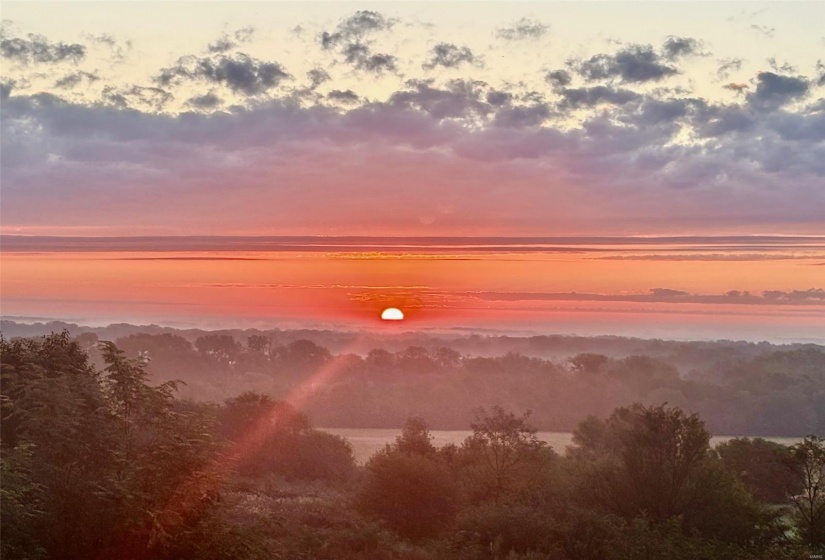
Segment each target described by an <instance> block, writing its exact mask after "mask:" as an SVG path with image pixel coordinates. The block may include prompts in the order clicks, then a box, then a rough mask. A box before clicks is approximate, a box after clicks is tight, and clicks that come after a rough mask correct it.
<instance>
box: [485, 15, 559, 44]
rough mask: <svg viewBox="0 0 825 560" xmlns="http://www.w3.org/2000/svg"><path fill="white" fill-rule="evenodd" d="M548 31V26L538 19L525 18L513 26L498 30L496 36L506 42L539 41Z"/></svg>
mask: <svg viewBox="0 0 825 560" xmlns="http://www.w3.org/2000/svg"><path fill="white" fill-rule="evenodd" d="M548 29H549V28H548V26H547V25H544V24H543V23H541V22H540V21H539V20H537V19H533V18H528V17H523V18H521V19H520V20H518V21H516V22H514V23H513V24H511V25H508V26H505V27H499V28H498V29H496V32H495V36H496V37H498V38H499V39H504V40H506V41H522V40H525V39H539V38H541V37H543V36H544V35H545V34H546V33H547V30H548Z"/></svg>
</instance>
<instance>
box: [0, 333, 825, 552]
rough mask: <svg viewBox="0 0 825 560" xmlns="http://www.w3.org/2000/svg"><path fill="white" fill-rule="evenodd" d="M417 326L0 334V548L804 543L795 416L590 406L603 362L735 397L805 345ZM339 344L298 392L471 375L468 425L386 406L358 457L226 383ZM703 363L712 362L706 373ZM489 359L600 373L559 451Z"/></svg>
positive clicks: (809, 498)
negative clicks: (404, 335)
mask: <svg viewBox="0 0 825 560" xmlns="http://www.w3.org/2000/svg"><path fill="white" fill-rule="evenodd" d="M150 342H151V343H152V344H149V343H150ZM164 344H165V345H166V347H167V350H166V353H165V354H164V353H162V352H161V351H160V349H161V348H164ZM415 348H416V347H412V349H410V348H404V349H402V350H400V351H395V352H391V351H388V350H380V351H379V350H376V351H372V352H369V353H368V354H367V355H366V356H365V357H363V356H355V357H352V358H350V357H348V356H343V357H342V356H340V355H339V356H337V357H336V356H332V354H331V353H330V352H329V351H328V350H326V349H325V348H323V347H322V346H319V345H318V344H316V343H314V342H311V341H308V340H303V339H296V340H294V341H292V342H289V343H286V344H273V342H272V341H271V339H269V338H267V337H262V338H252V337H250V338H248V339H247V340H245V341H243V342H240V341H237V340H235V339H233V338H232V337H226V338H224V337H222V336H221V335H207V336H204V337H202V338H199V339H198V340H196V341H195V342H194V343H192V342H189V341H188V340H187V339H185V338H183V337H180V336H176V335H174V334H170V333H165V334H160V335H136V336H126V337H125V338H123V339H120V340H118V341H117V343H115V342H100V341H99V340H97V337H94V338H93V337H92V336H83V335H81V336H77V337H75V336H72V335H71V334H70V333H68V332H66V331H64V332H63V333H60V334H51V335H48V336H45V337H37V338H6V337H4V338H2V339H0V356H2V368H1V369H0V374H1V376H0V393H2V411H1V412H2V424H0V430H2V431H1V432H0V435H1V436H2V440H0V442H1V444H2V455H1V456H2V486H0V490H1V491H2V496H0V498H2V499H1V500H0V507H2V510H1V511H0V519H2V538H1V539H0V543H1V546H2V551H1V552H2V557H3V558H4V559H6V558H8V559H16V558H21V559H22V558H26V559H40V558H53V559H67V560H68V559H89V558H92V559H94V558H101V559H102V558H107V559H108V558H120V559H124V560H129V559H173V558H174V559H190V558H191V559H230V558H231V559H238V558H249V559H257V558H260V559H272V558H282V559H322V560H323V559H330V560H331V559H342V560H354V559H359V560H367V559H370V560H372V559H375V560H382V559H386V560H391V559H399V560H401V559H404V560H429V559H432V560H435V559H447V560H450V559H456V560H482V559H510V560H518V559H522V560H527V559H531V560H539V559H548V560H549V559H554V560H559V559H561V560H566V559H569V560H578V559H581V560H590V559H592V560H613V559H616V560H619V559H621V560H630V559H640V560H641V559H653V558H655V559H663V560H668V559H674V560H676V559H678V560H681V559H685V560H687V559H695V560H699V559H716V558H719V559H723V558H724V559H729V558H735V559H742V560H748V559H752V560H757V559H759V560H768V559H770V560H777V559H779V560H782V559H788V560H790V559H800V560H801V559H803V558H804V559H808V558H811V557H814V556H815V555H818V554H822V553H825V440H823V439H820V438H818V437H816V436H815V435H810V436H808V437H806V438H805V439H804V440H802V441H801V442H800V443H799V444H796V445H794V446H791V447H785V446H781V445H777V444H774V443H770V442H768V441H765V440H762V439H758V438H755V439H748V438H739V439H735V440H733V441H731V442H729V443H726V444H724V445H721V446H719V447H717V448H716V449H711V448H710V446H709V439H710V434H709V431H708V426H707V425H706V424H705V422H704V421H703V418H704V414H695V413H691V412H688V411H686V410H692V409H693V408H694V407H693V406H690V407H687V408H685V409H683V408H682V407H680V406H676V404H677V403H675V400H673V399H670V398H668V399H662V398H661V395H659V396H657V397H656V398H658V399H659V403H658V404H644V403H626V404H624V405H622V406H618V407H615V408H612V409H610V410H604V407H610V406H612V404H611V403H612V402H614V401H612V400H611V399H614V398H615V397H614V396H611V394H610V393H611V391H615V390H618V388H620V387H623V386H628V387H631V388H632V391H641V390H643V389H644V390H649V391H650V390H652V389H651V387H667V388H669V389H670V390H671V391H672V392H673V394H677V393H680V392H681V393H682V394H683V395H684V394H691V395H692V394H693V393H688V391H690V390H695V391H696V393H697V394H707V395H711V394H712V393H713V391H714V390H715V392H717V393H720V394H721V395H722V397H724V396H730V395H734V396H736V395H738V394H739V393H742V392H748V393H749V395H750V397H749V398H751V399H756V400H758V399H760V398H761V399H765V398H766V397H765V395H767V394H768V388H770V387H773V388H774V390H776V391H777V392H780V393H781V392H782V391H787V390H788V389H787V388H788V387H790V388H794V387H795V388H796V389H797V390H799V391H800V394H802V393H804V392H805V391H808V392H812V393H815V394H814V395H813V397H812V396H811V395H805V396H806V398H809V399H810V398H819V399H822V395H823V392H822V379H821V378H822V372H823V369H822V363H823V362H822V352H821V351H820V349H817V348H811V347H800V348H794V349H790V350H782V351H777V350H774V349H770V350H769V351H767V352H762V353H756V354H755V355H752V356H740V357H737V358H735V359H730V360H729V361H721V362H720V363H723V362H724V363H725V364H726V365H725V366H724V367H721V366H720V367H719V368H718V369H716V370H713V371H706V372H701V371H697V372H693V373H691V374H690V375H685V374H683V373H681V372H680V371H679V370H677V369H676V368H675V366H673V365H672V364H670V363H668V362H667V361H666V360H663V359H661V358H658V357H657V358H653V357H649V356H648V357H645V356H636V357H633V356H629V357H624V358H620V357H616V356H614V357H608V356H605V355H599V354H595V353H585V354H577V355H575V356H573V357H572V358H570V359H568V360H566V361H564V362H553V361H549V360H543V359H537V358H528V357H525V356H521V355H518V354H508V355H505V356H503V357H500V358H482V357H470V356H467V355H465V354H462V353H459V352H458V351H455V350H452V349H449V348H447V347H444V348H443V349H442V350H439V349H426V348H423V347H419V348H420V349H415ZM135 352H137V356H136V357H130V354H131V353H135ZM147 353H148V354H147ZM724 353H725V352H721V354H724ZM90 354H91V356H90ZM336 360H338V361H342V362H343V363H344V364H348V365H350V366H351V367H350V368H349V369H340V373H339V374H338V375H337V376H336V377H335V379H338V380H339V381H338V382H337V383H339V384H340V387H338V386H337V385H333V386H332V387H331V388H330V389H328V390H326V391H327V392H325V391H324V390H321V389H319V390H318V391H316V393H315V394H313V395H312V398H311V399H309V401H308V402H314V401H315V400H316V399H315V397H316V396H317V397H318V401H319V402H322V403H323V402H330V399H333V398H336V399H346V398H355V397H356V394H357V390H356V388H357V387H360V388H362V389H365V388H369V387H377V388H378V389H376V391H382V392H376V393H373V398H383V397H380V395H394V394H396V393H395V392H400V391H408V392H409V393H410V398H412V399H421V400H422V401H423V400H424V399H426V398H435V397H434V395H433V394H432V393H429V394H428V393H427V392H426V391H424V390H423V389H422V388H424V387H428V386H432V387H435V386H436V385H437V386H439V387H440V386H441V385H444V387H445V388H444V391H445V393H446V394H447V395H448V396H449V395H453V396H461V395H462V394H461V393H459V392H457V387H460V386H461V384H463V383H464V384H466V383H467V380H468V379H474V380H476V388H477V389H476V391H475V395H476V396H477V404H481V405H484V406H482V407H476V408H475V409H474V410H473V411H472V415H471V420H470V422H469V427H470V428H471V429H472V435H471V436H470V437H468V438H467V439H466V440H465V441H464V442H463V443H462V444H461V445H458V446H456V445H450V446H446V447H442V448H435V447H434V446H433V445H432V443H431V441H430V436H429V431H428V430H429V427H428V426H429V424H428V423H429V422H431V419H430V418H427V417H426V416H425V417H411V418H407V419H405V420H404V421H403V424H404V426H405V428H404V430H403V432H402V434H401V436H399V437H398V438H397V440H396V441H395V442H394V443H393V444H391V445H388V446H387V447H386V448H385V449H384V450H382V451H381V452H379V453H377V454H375V455H374V456H373V457H372V458H371V459H370V461H369V462H368V463H367V464H366V465H365V466H363V467H359V466H356V465H355V463H354V460H353V457H352V453H351V450H350V448H349V446H348V444H347V442H346V441H345V440H343V439H341V438H338V437H336V436H333V435H330V434H327V433H323V432H319V431H316V430H313V429H312V427H311V424H310V420H309V418H310V417H311V416H308V415H307V414H306V412H305V411H299V410H296V409H295V408H294V407H292V406H290V405H289V404H287V403H286V402H283V401H281V400H279V398H278V396H277V393H275V394H271V393H270V394H266V393H264V392H260V391H259V392H252V391H246V390H243V388H244V387H251V386H255V384H256V383H259V382H260V379H267V377H266V376H268V377H269V378H271V379H270V383H271V385H270V387H273V388H277V387H278V386H279V384H280V385H283V387H289V386H290V385H291V384H294V383H296V382H297V381H298V380H300V379H305V378H306V377H307V376H309V375H311V372H312V371H313V370H317V369H318V367H319V365H326V366H330V365H331V364H332V365H334V364H335V361H336ZM158 364H165V365H166V366H167V367H169V368H170V370H171V372H174V374H177V375H179V376H180V377H183V378H184V379H185V382H186V383H187V384H189V383H194V384H198V383H201V384H203V387H205V388H210V387H212V388H214V389H215V390H216V391H217V389H220V388H222V387H225V384H229V385H235V386H236V387H238V388H239V389H241V391H240V393H238V394H233V395H232V396H230V397H229V398H226V399H222V400H220V401H215V402H208V401H204V400H200V401H196V400H192V399H188V398H181V396H180V395H181V391H180V390H179V389H181V388H182V387H184V385H181V384H179V383H177V382H175V381H172V380H169V379H167V380H159V379H157V378H159V377H162V376H161V375H160V373H159V371H157V370H156V369H155V368H158V367H159V366H158ZM199 368H200V370H199ZM250 372H255V373H254V375H253V374H252V373H250ZM711 373H713V374H716V375H720V374H722V375H723V377H722V378H715V379H706V377H708V376H710V374H711ZM167 375H168V374H167ZM505 375H509V376H511V378H512V379H511V382H510V383H511V384H512V386H514V387H517V388H518V387H527V386H529V385H530V384H531V383H537V382H538V381H539V380H541V379H542V378H543V377H546V378H547V379H548V381H545V382H542V384H540V385H534V392H535V393H540V394H541V395H543V396H545V397H546V396H547V394H546V393H544V392H545V391H548V390H550V388H551V387H552V384H553V383H561V382H564V383H566V384H567V385H565V387H566V388H565V389H564V390H565V391H567V393H565V395H567V398H572V396H573V395H574V391H575V390H576V388H578V390H582V391H585V390H587V389H586V387H591V389H590V390H591V391H592V387H593V386H599V385H604V386H606V388H605V389H602V393H601V394H602V395H604V396H603V397H602V399H601V400H599V401H598V405H597V410H596V412H599V414H597V415H596V416H590V417H585V415H586V412H587V411H588V410H593V407H588V408H587V409H582V410H580V411H579V412H580V417H579V419H578V422H577V423H576V424H575V426H574V445H573V446H572V447H571V448H569V449H568V450H566V452H563V450H554V449H551V448H549V447H548V446H547V445H546V444H545V443H544V442H542V441H540V440H539V439H538V438H537V437H536V428H535V426H536V424H535V423H536V422H538V421H539V419H540V421H541V422H547V421H549V420H552V419H554V418H556V417H557V416H556V412H555V411H554V406H556V404H555V403H553V402H547V401H546V400H545V401H544V404H541V403H537V405H536V406H535V407H534V408H533V413H532V415H531V414H530V413H529V412H526V409H527V408H529V407H519V408H514V407H513V406H512V402H513V401H511V399H513V398H514V395H519V396H520V397H524V398H526V393H527V392H526V389H525V392H524V393H514V392H509V391H507V392H503V391H502V393H501V395H500V397H501V398H500V399H499V402H498V403H495V404H490V403H491V402H492V398H493V391H494V388H495V387H498V388H499V390H500V391H501V390H502V388H503V387H505V383H504V381H503V376H505ZM222 376H224V377H225V382H221V381H220V380H221V379H222ZM748 376H750V377H751V380H750V382H749V384H748V383H746V382H745V381H744V380H743V378H747V377H748ZM407 380H411V381H407ZM436 380H437V381H438V383H437V384H435V385H433V383H434V382H435V381H436ZM407 383H408V384H407ZM806 383H807V385H806ZM817 383H819V385H817ZM428 384H429V385H428ZM746 386H749V387H751V389H750V390H746V389H744V387H746ZM691 387H694V388H696V389H690V388H691ZM711 388H715V389H713V390H712V389H711ZM389 389H392V390H389ZM416 390H418V391H419V392H418V393H415V391H416ZM553 390H554V391H558V389H553ZM338 391H340V392H338ZM454 391H455V393H453V392H454ZM702 391H706V393H702ZM816 391H818V393H816ZM336 392H337V393H336ZM634 394H635V393H633V392H625V393H622V398H630V397H632V396H633V395H634ZM336 395H337V396H336ZM817 395H818V396H817ZM722 397H719V398H722ZM439 398H440V397H439ZM469 398H470V393H468V394H463V396H462V400H461V401H459V405H458V406H463V405H464V404H466V403H468V399H469ZM708 398H710V397H708ZM742 398H743V399H744V397H742ZM663 400H668V401H669V402H670V404H667V405H663V404H661V402H662V401H663ZM364 402H365V401H363V400H358V401H357V402H356V403H352V404H351V406H358V405H363V403H364ZM439 402H443V401H439ZM581 402H583V401H581V400H579V401H577V403H581ZM696 402H703V401H702V400H701V399H700V400H697V401H696ZM804 402H811V401H804ZM819 402H820V403H821V402H822V401H821V400H820V401H819ZM528 404H529V403H528ZM312 406H313V407H314V406H319V405H317V404H313V405H312ZM458 406H456V405H453V406H452V407H451V408H457V407H458ZM763 406H766V405H765V401H764V400H763ZM796 406H799V403H795V404H794V405H793V406H792V407H791V408H793V407H796ZM309 408H311V407H309ZM781 408H782V407H778V409H777V410H780V409H781ZM319 410H321V408H319ZM810 410H811V411H813V412H816V411H820V412H821V410H822V407H821V406H819V407H818V408H817V407H816V405H813V406H812V407H811V409H810ZM780 412H781V410H780ZM737 413H738V411H734V410H731V411H729V414H731V415H732V416H735V415H736V414H737ZM782 413H783V414H786V415H788V416H787V417H790V418H793V416H792V415H791V413H790V412H789V411H785V412H782ZM327 418H331V416H328V417H327ZM392 418H395V416H392ZM448 418H449V421H450V422H452V421H457V420H458V417H455V418H450V417H448ZM439 421H440V422H444V421H445V418H444V417H441V418H440V420H439ZM564 421H567V419H566V417H565V419H564ZM571 421H572V420H571ZM816 421H818V422H820V423H819V424H816V425H815V427H816V426H819V427H820V428H821V426H822V424H821V422H822V418H821V417H817V419H816ZM466 426H467V425H465V426H462V427H466ZM812 433H820V434H821V433H822V432H821V431H820V432H816V431H815V430H812Z"/></svg>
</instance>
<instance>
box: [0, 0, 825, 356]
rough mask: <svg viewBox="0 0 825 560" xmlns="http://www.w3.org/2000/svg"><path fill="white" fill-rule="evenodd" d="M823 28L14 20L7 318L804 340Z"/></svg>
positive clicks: (3, 40) (793, 15)
mask: <svg viewBox="0 0 825 560" xmlns="http://www.w3.org/2000/svg"><path fill="white" fill-rule="evenodd" d="M822 21H825V2H813V1H812V2H775V3H762V2H757V3H751V2H730V3H726V2H675V1H660V2H618V1H610V2H583V1H567V2H538V1H534V2H523V3H519V2H507V3H505V2H389V1H388V2H373V3H365V2H343V1H336V2H208V3H207V2H196V1H193V2H183V1H181V2H68V1H64V2H52V3H46V2H3V5H2V34H1V35H0V56H1V57H2V88H1V89H0V91H1V94H2V100H0V112H2V120H0V149H1V150H2V152H0V157H1V158H2V161H1V163H2V166H1V171H0V189H1V190H0V196H1V197H2V198H0V217H1V218H2V220H0V232H1V233H2V236H3V237H2V246H0V249H2V263H0V264H2V272H1V274H2V277H1V278H0V279H2V294H0V296H1V297H2V300H1V301H0V303H2V315H3V317H4V318H14V317H29V318H31V317H38V318H57V319H69V320H78V321H84V322H87V323H101V322H108V321H131V322H137V323H151V322H155V323H163V324H175V325H201V326H213V327H214V326H222V325H226V326H243V325H250V326H273V327H291V326H334V327H340V328H364V327H375V328H380V327H381V324H380V322H379V321H378V320H377V317H378V316H379V314H380V311H381V309H383V308H384V307H386V306H389V305H393V306H397V307H400V308H402V309H404V311H405V313H406V314H407V320H406V321H404V322H403V326H397V325H393V326H392V327H389V326H388V327H387V328H432V329H463V328H468V329H493V330H496V329H498V330H504V331H524V332H548V333H549V332H562V333H566V332H578V333H583V334H638V335H643V336H663V337H681V338H717V337H724V338H748V339H754V340H756V339H762V338H768V339H772V340H773V339H776V340H779V339H788V340H790V339H794V340H797V339H811V340H823V339H825V291H823V288H825V31H823V29H822V24H821V22H822Z"/></svg>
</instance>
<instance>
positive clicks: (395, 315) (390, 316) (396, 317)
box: [381, 307, 404, 321]
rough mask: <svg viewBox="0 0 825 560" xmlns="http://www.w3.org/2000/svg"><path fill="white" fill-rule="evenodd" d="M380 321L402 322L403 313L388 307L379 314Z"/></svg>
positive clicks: (395, 308)
mask: <svg viewBox="0 0 825 560" xmlns="http://www.w3.org/2000/svg"><path fill="white" fill-rule="evenodd" d="M381 319H382V320H384V321H403V320H404V313H403V312H402V311H401V310H400V309H398V308H397V307H388V308H386V309H385V310H384V311H382V312H381Z"/></svg>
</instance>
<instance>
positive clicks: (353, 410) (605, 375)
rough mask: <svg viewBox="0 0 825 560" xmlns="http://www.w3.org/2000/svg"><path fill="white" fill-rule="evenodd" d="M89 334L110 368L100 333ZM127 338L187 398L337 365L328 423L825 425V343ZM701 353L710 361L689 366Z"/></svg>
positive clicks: (285, 381) (125, 343)
mask: <svg viewBox="0 0 825 560" xmlns="http://www.w3.org/2000/svg"><path fill="white" fill-rule="evenodd" d="M78 341H79V342H80V344H81V345H82V346H83V347H84V348H85V349H86V350H87V351H88V352H90V353H91V354H92V356H93V360H94V361H95V362H96V363H100V364H102V362H101V357H100V355H99V350H97V343H98V339H97V336H96V335H94V334H91V333H84V334H81V335H79V336H78ZM649 342H650V343H651V344H653V343H654V342H655V341H649ZM116 344H117V345H118V347H119V348H121V349H123V350H124V352H125V353H126V355H127V356H128V357H131V358H136V359H140V360H142V361H143V362H145V364H146V368H147V371H148V372H149V373H150V375H151V378H152V379H153V380H155V381H158V382H162V381H167V380H172V379H182V380H184V381H185V382H186V386H184V387H182V388H181V394H183V395H186V396H189V397H192V398H196V399H199V400H211V401H221V400H224V399H226V398H229V397H231V396H236V395H238V394H240V393H242V392H245V391H256V392H261V393H266V394H269V395H271V396H273V397H274V398H285V397H286V395H288V394H289V393H290V392H291V391H293V390H294V389H295V388H296V387H297V386H300V385H301V384H304V383H308V382H311V381H310V380H311V378H312V376H313V375H315V374H316V372H318V371H320V370H321V369H322V368H330V367H331V368H332V369H333V375H330V376H328V377H327V378H325V381H324V385H323V386H322V387H318V388H317V393H316V395H315V396H314V398H313V399H312V400H311V401H310V402H309V403H308V404H307V405H306V408H305V409H304V412H306V413H307V414H309V415H310V416H311V417H312V418H314V419H315V422H316V423H317V424H318V425H320V426H324V427H336V428H345V427H352V428H382V427H383V428H397V427H399V426H401V425H402V424H403V422H404V421H405V419H406V418H407V417H410V416H423V417H426V418H427V419H428V420H429V421H430V422H431V423H432V425H433V426H434V427H436V428H441V429H462V428H464V427H465V426H467V424H468V423H469V421H470V420H471V419H472V413H471V411H472V409H473V408H474V407H476V406H492V405H496V404H498V405H503V406H506V407H507V408H509V409H513V410H528V409H529V410H534V411H536V412H535V416H534V417H533V421H534V422H535V424H536V425H537V426H538V427H539V429H542V430H548V431H570V430H572V429H573V428H574V427H575V426H576V424H577V423H578V422H579V421H580V420H581V418H582V417H583V416H586V415H588V414H594V415H597V416H602V417H603V416H607V415H608V414H610V412H611V411H612V410H613V409H615V408H617V407H620V406H626V405H628V404H630V403H633V402H641V403H643V404H651V405H653V404H661V403H663V402H667V403H669V404H671V405H674V406H678V407H680V408H683V409H686V410H691V411H694V412H698V413H699V414H701V416H702V417H703V418H704V419H705V421H706V422H707V425H708V427H709V429H710V430H711V432H712V433H714V434H717V435H744V434H746V435H760V436H796V437H799V436H803V435H805V434H808V433H825V348H823V347H821V346H815V345H802V346H798V347H794V348H793V349H784V350H777V349H776V347H770V350H769V351H764V352H752V353H751V352H745V353H742V352H739V351H736V352H733V351H732V349H731V347H730V346H728V345H727V344H725V343H717V344H716V346H714V345H713V344H709V343H708V344H706V343H680V344H683V345H684V347H683V349H682V351H680V352H678V353H676V354H672V355H670V354H662V353H659V354H660V355H658V356H657V355H648V354H631V355H628V356H608V355H606V354H604V353H601V352H586V353H579V354H573V355H571V356H569V357H567V358H564V359H558V360H550V359H542V358H535V357H528V356H525V355H523V354H518V353H514V352H509V353H507V354H504V355H501V356H494V357H485V356H476V355H470V354H462V353H460V352H459V351H457V350H456V349H455V348H453V347H451V346H444V345H438V346H433V347H424V346H417V345H416V346H407V347H404V348H402V349H400V350H397V351H394V352H393V351H389V350H386V349H383V348H374V349H371V350H369V351H367V352H365V353H364V354H357V353H354V352H342V353H338V354H333V353H332V352H331V351H330V350H329V349H327V348H326V347H324V346H321V345H320V344H318V343H316V342H314V341H312V340H309V339H297V340H292V341H291V342H287V343H281V342H279V340H278V339H277V338H273V337H270V336H266V335H259V334H255V335H250V336H248V337H247V338H245V339H242V340H239V339H237V338H234V337H233V336H230V335H228V334H207V335H203V336H200V337H198V338H196V339H195V340H194V342H190V341H189V340H187V339H186V338H184V337H182V336H178V335H174V334H169V333H164V334H146V333H139V334H132V335H129V336H126V337H123V338H118V339H117V340H116ZM691 344H697V345H698V346H697V347H696V348H693V349H691V346H690V345H691ZM653 346H655V344H653ZM754 347H756V345H754ZM747 348H751V347H750V346H748V347H747ZM751 350H752V348H751ZM693 353H701V354H702V360H701V361H700V362H699V363H697V364H694V365H693V366H688V365H685V364H686V363H689V362H690V360H691V359H692V358H690V356H692V355H693Z"/></svg>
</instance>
